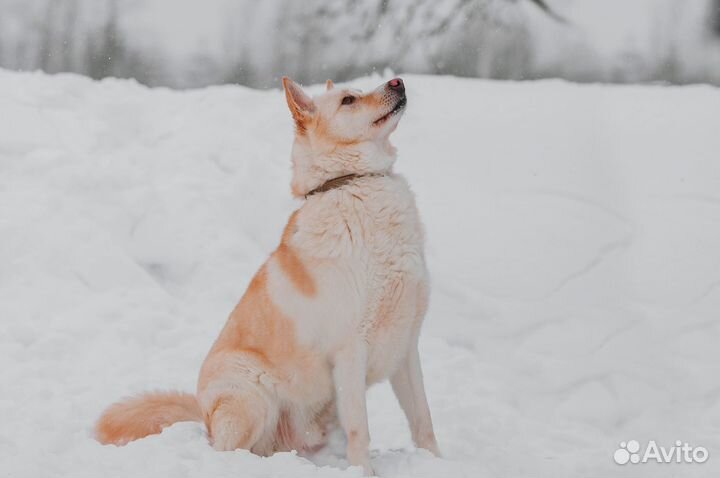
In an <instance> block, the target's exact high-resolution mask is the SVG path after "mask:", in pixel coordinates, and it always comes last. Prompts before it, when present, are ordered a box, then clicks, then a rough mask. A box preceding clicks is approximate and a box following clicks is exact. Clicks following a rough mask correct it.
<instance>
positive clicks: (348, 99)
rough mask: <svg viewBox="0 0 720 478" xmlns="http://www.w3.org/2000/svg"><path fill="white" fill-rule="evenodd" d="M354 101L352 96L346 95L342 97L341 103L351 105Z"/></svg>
mask: <svg viewBox="0 0 720 478" xmlns="http://www.w3.org/2000/svg"><path fill="white" fill-rule="evenodd" d="M354 102H355V97H354V96H346V97H345V98H343V99H342V104H344V105H351V104H353V103H354Z"/></svg>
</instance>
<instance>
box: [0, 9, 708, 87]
mask: <svg viewBox="0 0 720 478" xmlns="http://www.w3.org/2000/svg"><path fill="white" fill-rule="evenodd" d="M655 4H656V5H657V6H658V7H657V8H663V9H665V10H666V11H667V12H666V13H667V15H665V16H662V15H655V13H654V12H650V11H649V12H648V15H655V16H657V18H658V20H657V21H655V20H653V21H655V23H654V24H653V25H654V27H653V28H654V29H653V30H652V35H654V36H653V38H652V39H651V40H652V42H651V44H652V47H651V48H650V49H647V51H641V50H633V49H628V50H627V51H626V52H623V53H622V54H621V55H618V56H617V57H613V58H610V59H608V58H604V57H603V56H602V55H600V54H599V53H598V52H597V51H596V49H595V48H594V47H593V44H592V42H590V41H588V40H587V39H585V38H584V37H583V32H582V31H581V29H580V28H579V27H578V26H577V25H573V22H572V19H569V20H568V21H567V22H565V21H564V19H563V12H562V9H563V8H564V7H567V6H568V5H572V0H365V1H360V0H303V1H299V0H264V1H255V0H204V1H203V2H200V1H197V0H32V1H28V0H0V66H1V67H4V68H10V69H18V70H33V69H41V70H44V71H47V72H51V73H54V72H63V71H68V72H76V73H81V74H84V75H88V76H91V77H93V78H103V77H107V76H115V77H126V78H135V79H137V80H138V81H139V82H141V83H145V84H148V85H153V86H157V85H166V86H172V87H192V86H203V85H207V84H217V83H240V84H243V85H248V86H253V87H269V86H277V81H278V78H279V77H280V76H282V75H284V74H289V75H291V76H293V77H295V78H296V79H298V80H299V81H301V82H303V83H313V82H320V81H324V80H325V79H326V78H334V79H336V80H339V81H342V80H345V79H349V78H352V77H355V76H359V75H365V74H368V73H370V72H373V71H380V72H382V71H383V70H384V69H386V68H391V69H393V70H394V71H396V72H416V73H429V74H449V75H458V76H470V77H483V78H498V79H534V78H543V77H562V78H568V79H571V80H577V81H614V82H631V81H667V82H672V83H686V82H696V81H701V82H709V83H715V84H720V53H719V52H720V0H687V2H676V1H675V0H656V2H655ZM691 4H692V8H691V6H690V5H691ZM686 10H687V11H688V12H690V13H691V14H686V13H687V12H686ZM693 12H694V13H693ZM617 14H622V12H618V13H617ZM679 18H683V19H685V20H683V21H684V23H683V22H682V21H680V20H677V21H676V19H679ZM688 18H689V20H688Z"/></svg>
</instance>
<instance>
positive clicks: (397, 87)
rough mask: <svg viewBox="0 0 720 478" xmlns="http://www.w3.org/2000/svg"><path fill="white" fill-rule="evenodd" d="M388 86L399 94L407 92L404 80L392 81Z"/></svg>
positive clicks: (396, 79) (395, 79)
mask: <svg viewBox="0 0 720 478" xmlns="http://www.w3.org/2000/svg"><path fill="white" fill-rule="evenodd" d="M387 85H388V88H390V89H391V90H394V91H397V92H398V93H404V92H405V83H403V80H402V79H401V78H393V79H392V80H390V81H388V82H387Z"/></svg>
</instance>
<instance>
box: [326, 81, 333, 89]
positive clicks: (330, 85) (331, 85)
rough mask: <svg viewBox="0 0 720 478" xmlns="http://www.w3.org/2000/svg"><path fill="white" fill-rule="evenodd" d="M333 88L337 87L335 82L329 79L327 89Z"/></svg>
mask: <svg viewBox="0 0 720 478" xmlns="http://www.w3.org/2000/svg"><path fill="white" fill-rule="evenodd" d="M333 88H335V83H333V81H332V80H327V82H326V83H325V90H326V91H330V90H332V89H333Z"/></svg>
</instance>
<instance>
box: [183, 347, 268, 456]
mask: <svg viewBox="0 0 720 478" xmlns="http://www.w3.org/2000/svg"><path fill="white" fill-rule="evenodd" d="M197 397H198V402H199V404H200V407H201V408H202V410H203V415H204V417H205V423H206V424H207V427H208V434H209V438H210V443H211V444H212V446H213V448H215V449H216V450H220V451H229V450H236V449H238V448H242V449H245V450H250V451H252V452H253V453H256V454H259V455H269V454H271V453H272V452H273V451H274V450H273V445H272V444H273V436H274V431H275V428H276V427H277V420H278V413H279V411H278V405H277V398H276V397H275V393H274V385H273V383H272V380H271V379H270V378H269V375H267V374H266V373H265V371H264V369H263V367H262V365H261V364H260V363H258V361H257V360H256V359H254V357H252V356H250V355H248V354H244V353H237V352H234V353H220V354H214V355H212V356H208V359H206V361H205V363H204V364H203V369H202V371H201V373H200V382H199V383H198V393H197Z"/></svg>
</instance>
